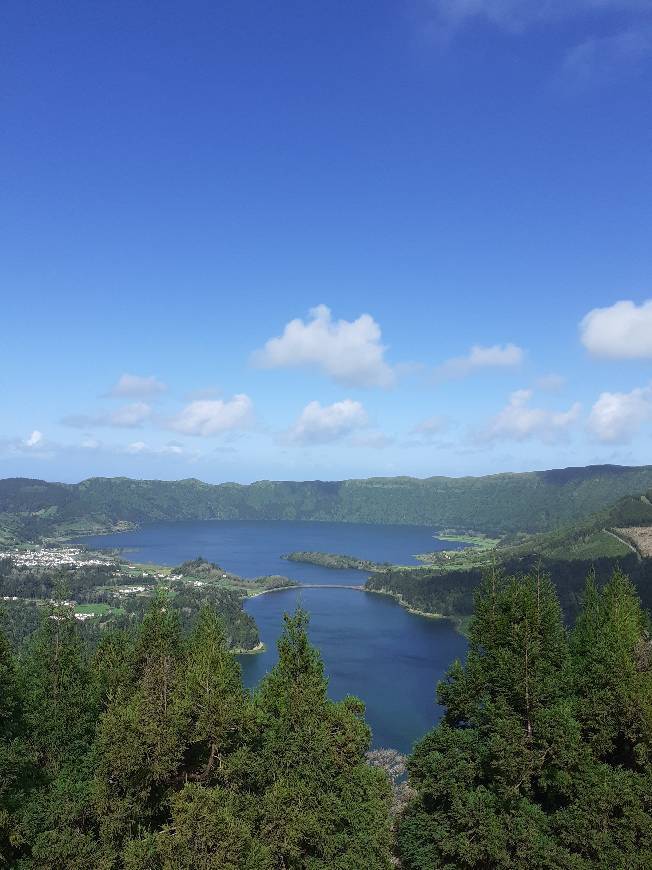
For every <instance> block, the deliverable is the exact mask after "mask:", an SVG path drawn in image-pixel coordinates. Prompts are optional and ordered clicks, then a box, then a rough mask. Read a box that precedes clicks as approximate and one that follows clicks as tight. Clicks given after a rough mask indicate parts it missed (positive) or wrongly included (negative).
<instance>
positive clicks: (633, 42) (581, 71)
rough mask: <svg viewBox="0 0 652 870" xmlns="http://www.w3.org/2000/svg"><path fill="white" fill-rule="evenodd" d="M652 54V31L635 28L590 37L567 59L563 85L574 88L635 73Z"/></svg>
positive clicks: (567, 55) (570, 51) (579, 89)
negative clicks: (608, 34) (609, 34)
mask: <svg viewBox="0 0 652 870" xmlns="http://www.w3.org/2000/svg"><path fill="white" fill-rule="evenodd" d="M651 53H652V31H650V30H649V29H642V28H639V27H637V28H633V29H631V30H624V31H622V32H621V33H616V34H613V35H611V36H600V37H595V36H591V37H589V38H588V39H585V40H584V41H583V42H580V43H579V44H578V45H575V46H574V47H573V48H571V49H570V50H569V51H568V52H567V54H566V57H565V58H564V61H563V63H562V67H561V72H560V76H559V82H560V84H562V85H564V86H567V85H570V86H571V87H572V88H573V89H574V90H576V91H581V90H582V89H584V88H586V87H588V86H589V85H593V84H595V83H600V82H609V81H611V80H612V79H613V78H614V77H620V76H623V75H626V74H628V73H633V72H636V71H637V70H639V69H640V68H641V66H642V65H643V64H644V62H645V60H646V59H647V58H648V57H649V56H650V54H651Z"/></svg>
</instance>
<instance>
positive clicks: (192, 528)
mask: <svg viewBox="0 0 652 870" xmlns="http://www.w3.org/2000/svg"><path fill="white" fill-rule="evenodd" d="M80 543H83V544H85V545H86V546H88V547H93V548H101V547H110V548H113V547H119V548H121V549H122V550H123V552H124V555H125V557H126V558H128V559H129V560H131V561H134V562H153V563H156V564H160V565H178V564H180V563H181V562H183V561H185V560H186V559H193V558H195V557H197V556H203V557H204V558H205V559H209V560H210V561H213V562H217V563H218V564H219V565H221V566H222V567H223V568H226V569H227V570H229V571H231V572H233V573H235V574H239V575H240V576H242V577H258V576H261V575H264V574H285V575H286V576H288V577H291V578H292V579H295V580H297V581H299V582H301V583H305V584H312V583H328V584H339V585H342V586H346V585H351V584H354V585H358V584H362V583H364V581H365V578H366V574H365V573H364V572H361V571H350V570H347V571H343V570H334V569H330V568H323V567H321V566H318V565H303V564H300V563H296V562H287V561H285V560H283V559H281V555H282V554H283V553H288V552H291V551H292V550H318V551H321V552H330V553H342V554H345V555H350V556H358V557H360V558H364V559H371V560H374V561H377V562H392V563H394V564H401V565H416V564H418V561H417V560H416V559H415V555H416V554H417V553H424V552H428V551H434V550H441V549H452V548H453V547H455V546H457V545H456V544H452V543H451V542H442V541H439V540H438V539H437V538H436V537H435V533H434V532H433V530H431V529H428V528H425V527H422V526H379V525H366V524H361V523H309V522H293V521H278V522H272V521H262V520H261V521H238V520H225V521H217V520H205V521H202V522H178V523H170V522H165V523H150V524H147V525H144V526H143V527H142V528H140V529H137V530H135V531H132V532H122V533H119V534H113V535H98V536H93V537H85V538H82V539H80ZM299 603H300V604H301V605H302V606H303V607H304V608H305V609H306V610H307V611H308V612H309V613H310V618H311V621H310V628H309V632H310V638H311V640H312V642H313V643H314V644H315V645H316V646H317V647H318V648H319V650H320V652H321V655H322V657H323V660H324V665H325V669H326V673H327V675H328V677H329V680H330V682H329V693H330V695H331V697H333V698H335V699H339V698H342V697H343V696H344V695H346V694H353V695H357V696H358V697H360V698H362V700H363V701H364V702H365V703H366V705H367V721H368V722H369V724H370V725H371V728H372V730H373V744H374V746H376V747H378V746H393V747H394V748H396V749H400V750H401V751H403V752H408V751H409V750H410V749H411V747H412V745H413V743H414V741H415V740H417V739H418V738H419V737H420V736H421V735H423V734H424V733H425V732H426V731H427V730H428V729H429V728H431V727H432V725H433V724H434V723H435V722H436V721H437V720H438V718H439V716H440V710H439V708H438V707H437V705H436V703H435V686H436V684H437V681H438V680H439V679H441V678H442V676H443V675H444V673H445V672H446V670H447V668H448V666H449V665H450V664H451V662H452V661H453V660H454V659H455V658H463V657H464V655H465V654H466V640H465V639H464V638H463V637H462V636H461V635H459V634H458V633H457V632H456V631H455V629H454V627H453V625H452V624H451V623H450V622H448V621H446V620H440V619H428V618H426V617H422V616H417V615H415V614H411V613H408V612H407V611H406V610H405V609H403V608H402V607H400V606H399V605H398V604H397V603H396V602H395V601H394V600H393V599H391V598H388V597H387V596H384V595H377V594H373V593H365V592H359V591H356V590H352V589H310V588H306V589H288V590H283V591H281V592H273V593H270V594H267V595H261V596H258V597H256V598H252V599H249V600H248V601H246V602H245V609H246V610H247V611H248V612H249V613H250V614H251V615H252V616H253V617H254V619H255V620H256V622H257V624H258V627H259V630H260V636H261V639H262V641H263V642H264V643H265V645H266V650H265V652H264V653H261V654H259V655H251V656H242V657H241V663H242V670H243V679H244V681H245V683H246V685H248V686H254V685H255V684H256V683H257V682H258V681H259V680H260V678H261V677H262V676H263V675H264V674H265V673H266V672H267V671H268V670H269V669H270V668H271V667H272V666H273V664H274V662H275V661H276V640H277V638H278V636H279V633H280V631H281V628H282V623H283V613H285V612H288V611H293V610H294V609H295V607H296V606H297V604H299Z"/></svg>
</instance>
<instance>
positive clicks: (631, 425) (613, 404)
mask: <svg viewBox="0 0 652 870" xmlns="http://www.w3.org/2000/svg"><path fill="white" fill-rule="evenodd" d="M650 420H652V385H649V386H647V387H637V388H636V389H634V390H632V391H631V392H629V393H607V392H605V393H601V394H600V396H599V397H598V400H597V402H596V403H595V405H594V406H593V407H592V408H591V413H590V415H589V422H588V425H589V429H590V431H591V432H592V433H593V434H594V435H595V436H596V437H597V438H598V439H599V440H600V441H605V442H607V443H612V444H616V443H623V442H627V441H629V440H630V439H631V438H632V436H634V435H635V434H636V433H637V432H638V430H639V429H640V427H641V426H642V425H643V423H646V422H648V421H650Z"/></svg>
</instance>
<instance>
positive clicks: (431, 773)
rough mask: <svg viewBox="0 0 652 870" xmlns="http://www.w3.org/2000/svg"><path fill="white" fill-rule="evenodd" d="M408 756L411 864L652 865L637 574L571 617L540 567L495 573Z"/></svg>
mask: <svg viewBox="0 0 652 870" xmlns="http://www.w3.org/2000/svg"><path fill="white" fill-rule="evenodd" d="M470 634H471V636H470V649H469V655H468V660H467V662H466V664H465V665H464V666H462V665H461V664H459V663H456V664H455V665H453V667H452V668H451V670H450V672H449V674H448V677H447V679H446V680H445V681H444V682H442V683H441V684H440V686H439V689H438V697H439V700H440V703H442V704H443V705H444V707H445V709H446V713H445V716H444V718H443V720H442V722H441V723H440V725H439V726H438V727H437V728H435V729H434V730H433V731H431V732H430V733H429V734H428V735H427V736H426V737H424V738H423V740H422V741H421V742H420V743H419V744H418V745H417V747H416V750H415V752H414V755H413V757H412V758H411V760H410V763H409V772H410V780H411V784H412V786H413V787H414V788H415V789H416V792H417V794H416V797H415V798H414V799H413V801H412V803H411V804H410V806H409V808H408V810H407V811H406V813H405V815H404V817H403V819H402V822H401V825H400V831H399V848H400V852H401V856H402V861H403V866H404V867H405V868H406V870H432V868H469V870H471V868H472V870H485V868H497V870H500V868H510V870H511V868H514V870H516V868H523V870H525V868H528V870H531V868H546V870H548V868H549V870H553V868H555V870H557V868H558V870H566V868H568V870H589V868H603V870H636V868H639V870H643V868H649V867H652V797H651V795H652V654H651V653H652V650H651V646H650V637H649V633H648V624H647V620H646V617H645V615H644V613H643V611H642V610H641V607H640V603H639V601H638V599H637V597H636V594H635V591H634V588H633V586H632V585H631V583H630V582H629V581H628V580H627V578H625V577H624V576H623V575H622V574H621V573H620V572H616V573H615V574H614V575H613V577H612V579H611V581H610V582H609V583H608V584H607V586H605V588H604V589H603V590H602V591H601V592H598V591H597V590H596V588H595V583H594V580H593V578H592V577H590V578H589V580H588V582H587V586H586V592H585V601H584V607H583V610H582V612H581V615H580V617H579V619H578V621H577V624H576V626H575V628H574V630H573V631H572V632H571V633H570V635H568V634H567V632H566V631H565V629H564V627H563V624H562V620H561V613H560V609H559V605H558V602H557V598H556V594H555V591H554V588H553V586H552V584H551V583H550V582H549V580H547V579H546V578H544V577H541V576H538V575H536V574H535V575H534V576H528V577H524V578H501V577H498V576H496V575H495V574H492V575H491V576H489V577H488V578H487V579H486V580H485V583H484V585H483V587H482V589H481V590H480V592H479V594H478V597H477V601H476V615H475V618H474V620H473V623H472V626H471V633H470Z"/></svg>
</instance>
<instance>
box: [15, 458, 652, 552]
mask: <svg viewBox="0 0 652 870" xmlns="http://www.w3.org/2000/svg"><path fill="white" fill-rule="evenodd" d="M649 489H652V466H640V467H625V466H616V465H598V466H589V467H587V468H567V469H560V470H553V471H540V472H527V473H522V474H496V475H490V476H488V477H462V478H450V477H429V478H426V479H424V480H421V479H417V478H411V477H392V478H369V479H367V480H345V481H332V482H325V481H303V482H292V481H259V482H257V483H252V484H249V485H241V484H236V483H223V484H218V485H211V484H206V483H202V482H201V481H199V480H194V479H190V480H180V481H162V480H131V479H129V478H124V477H119V478H91V479H89V480H85V481H82V482H81V483H79V484H62V483H48V482H46V481H43V480H31V479H27V478H9V479H6V480H2V481H0V536H2V537H3V538H4V539H5V540H25V539H27V540H33V539H36V538H39V537H42V536H53V537H54V536H62V535H75V534H81V533H84V532H91V533H92V532H98V531H107V530H111V529H116V528H128V527H129V526H132V525H135V524H139V523H144V522H153V521H159V520H203V519H223V520H226V519H233V520H317V521H319V520H322V521H335V522H363V523H397V524H414V525H427V526H432V527H434V528H441V529H443V528H446V529H459V530H474V531H477V532H482V533H486V534H494V535H498V536H502V535H507V534H513V533H517V532H527V533H536V532H543V531H549V530H552V529H556V528H558V527H560V526H563V525H564V524H568V523H572V522H574V521H576V520H578V519H580V518H581V517H585V516H587V515H588V514H591V513H594V512H596V511H600V510H604V509H605V508H607V507H608V506H609V505H610V504H613V502H614V501H615V500H616V499H617V498H620V497H622V496H627V495H632V494H635V493H640V492H645V491H647V490H649ZM632 524H633V523H632Z"/></svg>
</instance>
